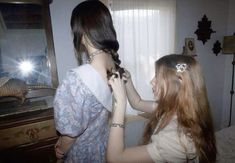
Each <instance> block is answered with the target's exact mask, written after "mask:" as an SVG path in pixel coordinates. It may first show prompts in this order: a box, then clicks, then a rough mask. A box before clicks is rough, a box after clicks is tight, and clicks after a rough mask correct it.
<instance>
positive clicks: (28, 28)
mask: <svg viewBox="0 0 235 163" xmlns="http://www.w3.org/2000/svg"><path fill="white" fill-rule="evenodd" d="M0 22H1V30H0V31H1V40H0V41H1V42H0V54H1V55H0V66H1V67H0V77H4V76H8V77H10V78H18V79H21V80H24V81H25V82H26V84H39V83H40V84H43V85H48V86H52V80H51V72H50V61H49V60H48V53H47V51H48V50H47V40H46V33H45V29H44V28H43V19H42V6H41V5H37V4H21V5H18V4H7V3H5V4H4V3H3V4H1V5H0Z"/></svg>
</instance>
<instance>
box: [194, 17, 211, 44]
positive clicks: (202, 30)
mask: <svg viewBox="0 0 235 163" xmlns="http://www.w3.org/2000/svg"><path fill="white" fill-rule="evenodd" d="M194 33H195V34H196V35H197V39H198V40H201V41H202V42H203V44H205V42H206V41H207V40H209V39H210V36H211V33H215V31H213V30H212V29H211V21H208V19H207V17H206V15H204V16H203V18H202V20H201V21H198V29H197V30H196V31H195V32H194Z"/></svg>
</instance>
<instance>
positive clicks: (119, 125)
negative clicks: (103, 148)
mask: <svg viewBox="0 0 235 163" xmlns="http://www.w3.org/2000/svg"><path fill="white" fill-rule="evenodd" d="M111 127H119V128H123V129H124V128H125V126H124V125H123V124H120V123H112V124H111Z"/></svg>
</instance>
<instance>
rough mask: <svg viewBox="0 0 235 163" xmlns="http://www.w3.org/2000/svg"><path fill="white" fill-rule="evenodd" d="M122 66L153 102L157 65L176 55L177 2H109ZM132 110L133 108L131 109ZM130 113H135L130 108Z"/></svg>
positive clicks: (145, 97)
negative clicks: (153, 83)
mask: <svg viewBox="0 0 235 163" xmlns="http://www.w3.org/2000/svg"><path fill="white" fill-rule="evenodd" d="M108 3H109V7H110V10H111V14H112V18H113V22H114V26H115V29H116V32H117V38H118V41H119V44H120V49H119V51H118V53H119V55H120V59H121V61H122V63H121V65H122V66H123V67H125V68H126V69H127V70H129V71H130V72H131V75H132V80H133V83H134V85H135V87H136V89H137V91H138V92H139V94H140V95H141V97H142V98H144V99H153V94H152V91H151V85H150V80H151V79H152V77H153V75H154V62H155V61H156V60H157V59H158V58H160V57H162V56H164V55H167V54H170V53H173V52H174V44H175V42H174V41H175V7H176V4H175V3H176V2H175V0H109V2H108ZM128 107H130V106H128ZM127 112H128V113H130V114H135V113H136V112H135V111H133V110H132V109H130V108H128V109H127Z"/></svg>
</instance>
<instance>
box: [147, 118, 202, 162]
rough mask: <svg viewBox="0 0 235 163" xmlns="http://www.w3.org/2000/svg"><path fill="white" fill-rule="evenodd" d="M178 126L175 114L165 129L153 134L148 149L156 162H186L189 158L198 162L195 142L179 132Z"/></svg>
mask: <svg viewBox="0 0 235 163" xmlns="http://www.w3.org/2000/svg"><path fill="white" fill-rule="evenodd" d="M177 126H178V122H177V117H176V116H174V117H173V118H172V120H171V121H170V123H169V124H168V125H167V126H166V127H165V128H164V129H162V130H161V131H160V132H159V133H157V134H153V135H152V136H151V143H150V144H148V145H147V151H148V153H149V155H150V156H151V158H152V159H153V161H154V162H157V163H159V162H167V163H170V162H172V163H173V162H174V163H180V162H186V160H187V158H188V161H189V162H191V163H194V162H195V163H196V162H198V157H197V155H196V148H195V146H194V142H193V141H192V139H191V138H190V137H188V136H186V135H185V134H183V133H181V134H178V132H177ZM156 129H157V127H156ZM156 129H155V131H156Z"/></svg>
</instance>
